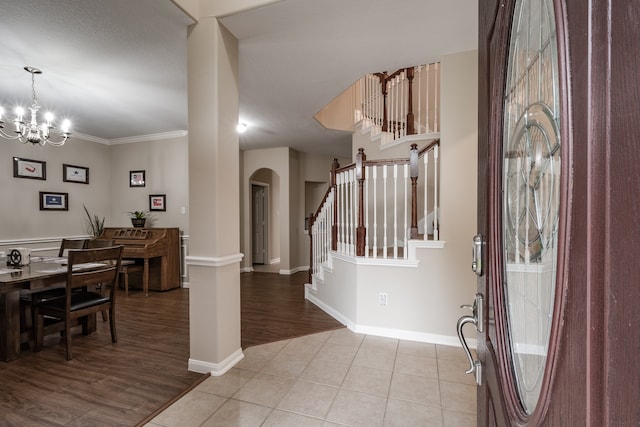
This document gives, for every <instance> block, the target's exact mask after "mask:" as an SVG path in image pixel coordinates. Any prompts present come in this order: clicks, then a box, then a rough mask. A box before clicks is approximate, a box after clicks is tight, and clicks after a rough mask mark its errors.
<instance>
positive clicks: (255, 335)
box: [240, 272, 344, 349]
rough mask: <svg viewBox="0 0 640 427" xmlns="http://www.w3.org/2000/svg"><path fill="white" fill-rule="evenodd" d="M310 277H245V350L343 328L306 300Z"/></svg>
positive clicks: (243, 279)
mask: <svg viewBox="0 0 640 427" xmlns="http://www.w3.org/2000/svg"><path fill="white" fill-rule="evenodd" d="M308 275H309V273H308V272H300V273H296V274H292V275H291V276H283V275H280V274H274V273H255V272H254V273H243V274H241V275H240V279H241V287H240V289H241V295H240V299H241V301H242V303H241V319H242V329H241V335H242V341H241V345H242V348H243V349H244V348H247V347H250V346H253V345H258V344H265V343H268V342H274V341H280V340H283V339H287V338H295V337H299V336H302V335H308V334H313V333H316V332H322V331H327V330H330V329H337V328H342V327H344V326H343V325H342V324H341V323H340V322H338V321H337V320H335V319H334V318H333V317H331V316H329V315H328V314H327V313H325V312H324V311H322V310H321V309H320V308H318V307H317V306H316V305H314V304H313V303H310V302H309V301H307V300H305V299H304V283H305V282H306V281H307V277H308Z"/></svg>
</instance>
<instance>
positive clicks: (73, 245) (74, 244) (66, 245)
mask: <svg viewBox="0 0 640 427" xmlns="http://www.w3.org/2000/svg"><path fill="white" fill-rule="evenodd" d="M86 244H87V240H86V239H62V241H61V242H60V249H59V250H58V256H59V257H63V256H67V251H68V250H69V249H84V247H85V245H86Z"/></svg>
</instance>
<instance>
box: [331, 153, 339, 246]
mask: <svg viewBox="0 0 640 427" xmlns="http://www.w3.org/2000/svg"><path fill="white" fill-rule="evenodd" d="M339 168H340V163H338V159H333V163H332V164H331V188H333V193H334V194H335V195H336V196H335V199H334V202H333V223H332V224H331V250H332V251H337V250H338V186H337V184H336V183H337V181H336V176H337V173H338V169H339Z"/></svg>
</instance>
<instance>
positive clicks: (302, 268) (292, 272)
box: [279, 265, 309, 276]
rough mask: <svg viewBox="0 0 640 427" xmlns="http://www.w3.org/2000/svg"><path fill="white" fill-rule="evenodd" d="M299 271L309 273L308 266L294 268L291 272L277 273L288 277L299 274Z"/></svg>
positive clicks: (282, 271)
mask: <svg viewBox="0 0 640 427" xmlns="http://www.w3.org/2000/svg"><path fill="white" fill-rule="evenodd" d="M300 271H309V266H308V265H303V266H300V267H296V268H294V269H292V270H280V271H279V273H280V274H283V275H285V276H290V275H292V274H295V273H299V272H300Z"/></svg>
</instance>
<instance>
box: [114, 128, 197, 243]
mask: <svg viewBox="0 0 640 427" xmlns="http://www.w3.org/2000/svg"><path fill="white" fill-rule="evenodd" d="M188 144H189V140H188V137H187V136H184V137H181V138H171V139H162V140H156V141H144V142H136V143H132V144H121V145H114V146H112V147H111V194H110V200H111V203H110V206H111V209H110V212H109V215H110V217H111V218H112V223H113V225H114V226H123V227H124V226H126V227H130V226H131V221H130V220H129V215H128V214H127V212H131V211H135V210H144V209H149V195H151V194H165V195H166V196H167V197H166V209H167V210H166V212H160V211H154V212H151V213H150V215H149V218H148V219H147V223H146V226H147V227H179V228H180V229H181V230H182V231H183V232H185V233H186V234H188V232H189V215H188V214H189V210H188V209H189V160H188ZM133 170H144V171H145V180H146V183H145V186H144V187H130V186H129V171H133ZM183 208H184V209H183Z"/></svg>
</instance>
